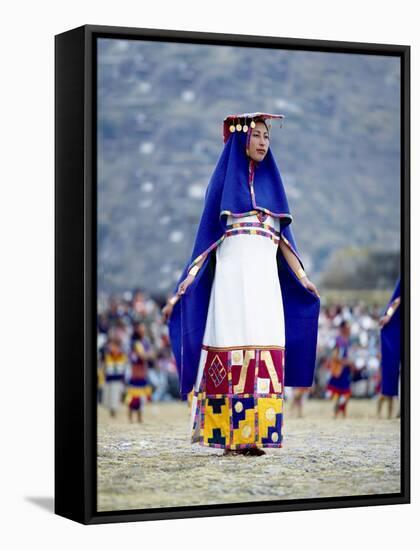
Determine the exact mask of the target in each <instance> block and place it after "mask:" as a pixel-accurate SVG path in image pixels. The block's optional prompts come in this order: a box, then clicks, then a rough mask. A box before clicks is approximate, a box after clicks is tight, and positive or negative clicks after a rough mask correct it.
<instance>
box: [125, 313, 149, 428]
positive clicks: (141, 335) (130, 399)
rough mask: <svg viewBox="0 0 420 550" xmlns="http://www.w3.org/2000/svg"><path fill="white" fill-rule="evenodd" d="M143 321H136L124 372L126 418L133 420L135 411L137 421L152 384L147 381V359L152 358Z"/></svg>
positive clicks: (140, 416) (139, 419)
mask: <svg viewBox="0 0 420 550" xmlns="http://www.w3.org/2000/svg"><path fill="white" fill-rule="evenodd" d="M145 328H146V327H145V325H144V323H136V326H135V329H134V331H133V335H132V337H131V344H130V347H131V350H130V363H131V365H130V368H129V369H128V370H127V372H126V382H127V393H126V397H125V401H126V403H127V405H128V420H129V421H130V422H132V421H133V414H134V413H135V412H136V413H137V420H138V422H142V421H143V417H142V412H143V406H144V402H145V401H150V400H151V398H152V386H151V385H150V384H149V381H148V376H147V374H148V365H147V361H148V359H149V358H152V357H153V356H154V355H153V350H152V349H151V347H152V346H151V343H150V342H149V340H148V339H147V338H146V337H145Z"/></svg>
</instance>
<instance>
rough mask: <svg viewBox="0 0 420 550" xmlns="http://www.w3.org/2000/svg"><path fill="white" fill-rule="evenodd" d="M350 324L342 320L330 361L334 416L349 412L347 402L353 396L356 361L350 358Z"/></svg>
mask: <svg viewBox="0 0 420 550" xmlns="http://www.w3.org/2000/svg"><path fill="white" fill-rule="evenodd" d="M349 343H350V325H349V323H348V322H347V321H341V323H340V330H339V334H338V336H337V337H336V339H335V345H334V348H333V350H332V353H331V358H330V361H329V364H330V369H331V377H330V379H329V381H328V385H327V395H328V396H330V397H331V398H332V399H334V400H335V404H334V418H338V415H339V413H341V414H342V415H343V418H345V417H346V414H347V404H348V402H349V399H350V396H351V381H352V372H353V369H354V363H353V362H352V361H350V359H349Z"/></svg>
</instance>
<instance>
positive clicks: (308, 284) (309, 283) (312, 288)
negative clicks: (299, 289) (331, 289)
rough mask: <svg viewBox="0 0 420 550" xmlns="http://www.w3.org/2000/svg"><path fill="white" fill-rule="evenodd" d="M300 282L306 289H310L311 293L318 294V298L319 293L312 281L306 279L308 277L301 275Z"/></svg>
mask: <svg viewBox="0 0 420 550" xmlns="http://www.w3.org/2000/svg"><path fill="white" fill-rule="evenodd" d="M300 282H301V283H302V284H303V286H304V287H305V288H307V289H308V290H310V291H311V292H312V293H313V294H315V295H316V296H318V298H320V297H321V296H320V294H319V292H318V289H317V288H316V286H315V285H314V283H313V282H312V281H310V280H309V279H308V277H303V278H302V279H300Z"/></svg>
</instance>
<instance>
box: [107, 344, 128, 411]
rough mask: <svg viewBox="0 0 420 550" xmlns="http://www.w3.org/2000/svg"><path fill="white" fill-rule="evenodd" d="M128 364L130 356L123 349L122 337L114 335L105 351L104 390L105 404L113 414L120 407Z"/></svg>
mask: <svg viewBox="0 0 420 550" xmlns="http://www.w3.org/2000/svg"><path fill="white" fill-rule="evenodd" d="M128 366H129V363H128V357H127V355H126V354H125V353H124V352H123V350H122V346H121V340H120V338H119V337H117V336H112V337H111V338H110V339H109V343H108V345H107V349H106V351H105V357H104V371H105V385H104V390H103V392H104V393H103V405H104V407H106V408H107V409H108V410H109V413H110V415H111V416H116V414H117V412H118V411H119V409H120V406H121V402H122V396H123V393H124V379H125V374H126V371H127V369H128Z"/></svg>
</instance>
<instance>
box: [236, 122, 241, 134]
mask: <svg viewBox="0 0 420 550" xmlns="http://www.w3.org/2000/svg"><path fill="white" fill-rule="evenodd" d="M236 129H237V130H238V132H240V131H241V130H242V126H241V125H240V124H239V122H238V124H237V125H236Z"/></svg>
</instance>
